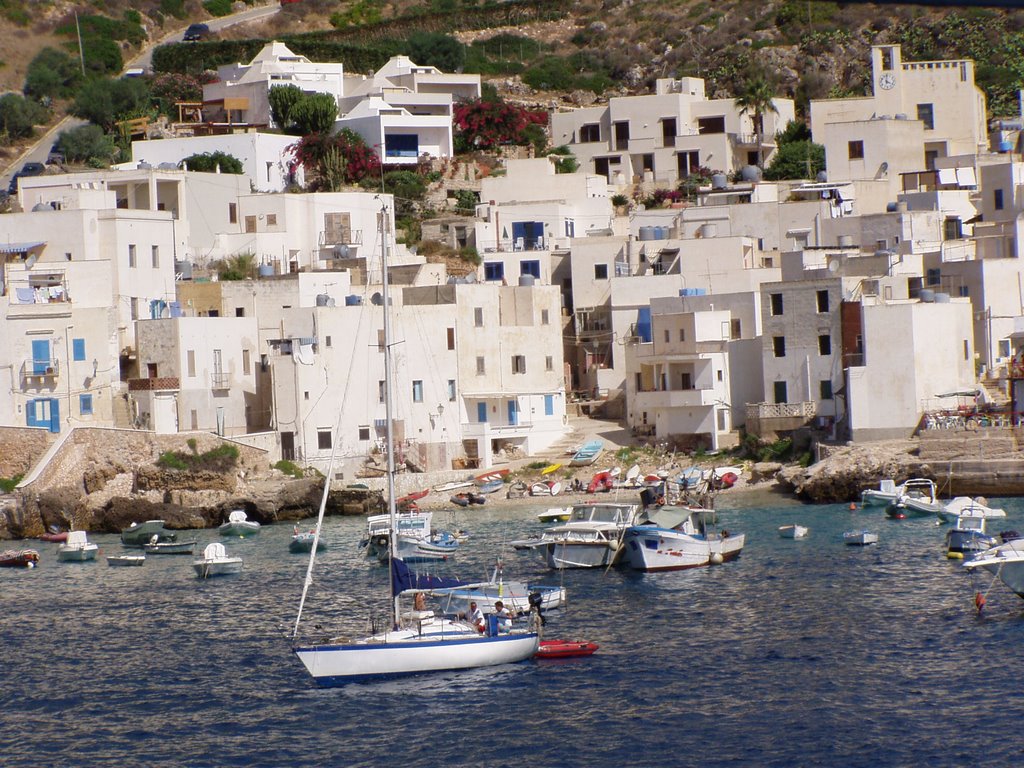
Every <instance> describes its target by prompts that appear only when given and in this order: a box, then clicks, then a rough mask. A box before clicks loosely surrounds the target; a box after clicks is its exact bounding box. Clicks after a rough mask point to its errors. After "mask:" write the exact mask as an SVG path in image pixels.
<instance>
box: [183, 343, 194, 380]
mask: <svg viewBox="0 0 1024 768" xmlns="http://www.w3.org/2000/svg"><path fill="white" fill-rule="evenodd" d="M185 370H186V371H188V374H187V375H189V376H195V375H196V352H195V350H194V349H190V350H188V352H186V353H185Z"/></svg>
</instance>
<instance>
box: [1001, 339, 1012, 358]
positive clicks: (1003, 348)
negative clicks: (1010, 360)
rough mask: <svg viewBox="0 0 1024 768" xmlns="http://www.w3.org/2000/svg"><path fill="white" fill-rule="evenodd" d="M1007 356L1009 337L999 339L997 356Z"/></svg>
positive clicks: (1008, 353)
mask: <svg viewBox="0 0 1024 768" xmlns="http://www.w3.org/2000/svg"><path fill="white" fill-rule="evenodd" d="M1009 356H1010V340H1009V339H1000V340H999V357H1009Z"/></svg>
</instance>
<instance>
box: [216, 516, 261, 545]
mask: <svg viewBox="0 0 1024 768" xmlns="http://www.w3.org/2000/svg"><path fill="white" fill-rule="evenodd" d="M218 530H219V531H220V535H221V536H238V537H239V538H245V537H246V536H253V535H255V534H257V533H259V532H260V524H259V523H257V522H256V521H255V520H250V519H249V518H248V517H247V516H246V514H245V510H244V509H233V510H231V514H230V515H228V520H227V522H226V523H224V524H223V525H221V526H220V528H219V529H218Z"/></svg>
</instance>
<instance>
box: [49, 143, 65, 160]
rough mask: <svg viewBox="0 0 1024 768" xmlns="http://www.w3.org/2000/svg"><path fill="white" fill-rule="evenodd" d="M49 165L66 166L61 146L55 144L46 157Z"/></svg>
mask: <svg viewBox="0 0 1024 768" xmlns="http://www.w3.org/2000/svg"><path fill="white" fill-rule="evenodd" d="M46 164H47V165H64V153H63V152H61V151H60V144H59V143H58V142H56V141H55V142H53V146H52V147H50V152H49V154H47V155H46Z"/></svg>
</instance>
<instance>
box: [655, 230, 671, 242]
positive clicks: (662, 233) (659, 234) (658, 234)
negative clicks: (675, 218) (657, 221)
mask: <svg viewBox="0 0 1024 768" xmlns="http://www.w3.org/2000/svg"><path fill="white" fill-rule="evenodd" d="M654 239H655V240H666V239H668V227H655V228H654Z"/></svg>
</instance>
